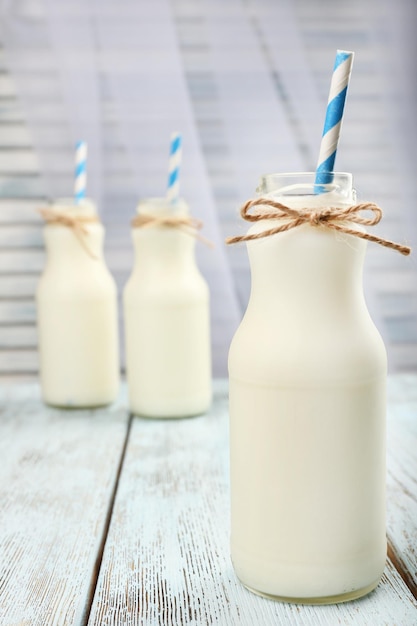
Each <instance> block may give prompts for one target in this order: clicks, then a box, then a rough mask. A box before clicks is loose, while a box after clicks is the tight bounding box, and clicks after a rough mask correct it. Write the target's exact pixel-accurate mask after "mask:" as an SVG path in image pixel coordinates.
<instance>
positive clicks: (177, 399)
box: [124, 198, 211, 417]
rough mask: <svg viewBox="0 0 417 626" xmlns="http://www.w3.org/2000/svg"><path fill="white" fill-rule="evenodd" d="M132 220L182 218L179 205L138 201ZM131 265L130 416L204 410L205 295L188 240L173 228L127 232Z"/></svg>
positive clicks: (207, 381) (207, 362)
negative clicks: (132, 251)
mask: <svg viewBox="0 0 417 626" xmlns="http://www.w3.org/2000/svg"><path fill="white" fill-rule="evenodd" d="M138 213H139V214H144V215H150V216H153V217H163V216H166V215H177V216H186V215H187V214H188V208H187V206H186V204H185V203H184V202H183V201H179V202H178V203H177V204H176V205H175V206H172V205H170V204H169V203H168V202H167V201H166V200H165V199H164V198H160V199H158V198H154V199H149V200H144V201H142V202H140V204H139V207H138ZM132 236H133V242H134V247H135V262H134V267H133V271H132V274H131V276H130V278H129V280H128V282H127V284H126V287H125V291H124V319H125V340H126V374H127V382H128V389H129V403H130V409H131V411H132V412H133V413H135V414H137V415H144V416H147V417H187V416H192V415H197V414H200V413H204V412H205V411H206V410H207V408H208V407H209V406H210V403H211V353H210V311H209V290H208V286H207V283H206V281H205V280H204V278H203V276H202V275H201V273H200V272H199V270H198V267H197V265H196V262H195V252H194V251H195V243H196V239H195V237H194V236H193V234H190V232H185V231H184V230H181V229H180V228H178V227H172V226H164V225H151V226H144V227H137V228H133V230H132Z"/></svg>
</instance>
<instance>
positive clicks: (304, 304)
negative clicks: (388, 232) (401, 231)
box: [247, 225, 366, 324]
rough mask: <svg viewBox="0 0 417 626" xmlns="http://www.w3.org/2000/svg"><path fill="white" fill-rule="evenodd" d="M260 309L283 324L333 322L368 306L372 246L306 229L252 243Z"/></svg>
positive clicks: (255, 300)
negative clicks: (366, 264) (365, 277)
mask: <svg viewBox="0 0 417 626" xmlns="http://www.w3.org/2000/svg"><path fill="white" fill-rule="evenodd" d="M247 245H248V253H249V259H250V265H251V273H252V289H251V297H250V302H249V307H248V311H250V309H253V308H254V307H256V309H258V310H261V311H264V312H266V314H267V315H268V313H270V314H271V315H272V317H274V316H276V318H277V323H278V320H279V321H280V322H281V323H283V322H284V323H285V320H287V321H288V322H291V323H293V320H294V319H296V320H297V323H300V324H302V323H304V322H308V323H309V324H311V322H312V320H315V319H317V320H321V321H323V320H330V319H332V317H333V316H334V315H337V317H338V318H340V316H341V315H342V316H343V315H349V316H350V315H351V314H352V313H355V312H358V311H359V309H360V308H361V307H362V306H363V305H364V298H363V291H362V270H363V261H364V256H365V250H366V242H365V241H364V240H362V239H359V238H357V237H353V236H352V235H344V234H341V233H337V232H335V231H331V230H330V229H326V228H325V227H314V226H310V225H302V226H299V227H297V228H294V229H292V230H290V231H286V232H283V233H279V234H277V235H272V236H270V237H266V238H264V239H259V240H255V241H250V242H248V244H247Z"/></svg>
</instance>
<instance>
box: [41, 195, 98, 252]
mask: <svg viewBox="0 0 417 626" xmlns="http://www.w3.org/2000/svg"><path fill="white" fill-rule="evenodd" d="M39 213H40V214H41V216H42V217H43V219H44V220H45V222H46V223H47V224H50V225H56V226H66V227H67V228H70V229H71V230H72V231H73V233H74V235H75V236H76V237H77V239H78V241H79V242H80V244H81V246H82V247H83V248H84V250H85V251H86V252H87V254H88V256H90V257H91V258H92V259H98V256H97V255H96V254H94V252H93V251H92V250H91V249H90V247H89V245H88V244H87V242H86V237H87V236H88V228H87V226H86V225H87V224H93V223H97V222H99V221H100V220H99V218H98V217H97V215H70V214H69V213H61V212H58V211H55V210H54V209H52V208H49V207H45V208H43V209H39Z"/></svg>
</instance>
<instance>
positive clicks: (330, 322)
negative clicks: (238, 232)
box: [229, 174, 386, 603]
mask: <svg viewBox="0 0 417 626" xmlns="http://www.w3.org/2000/svg"><path fill="white" fill-rule="evenodd" d="M351 184H352V181H351V176H350V175H349V174H335V175H334V180H333V183H332V184H329V185H326V186H323V187H322V188H321V189H320V191H321V193H314V192H315V191H317V190H315V188H314V174H306V175H271V176H267V177H264V178H263V180H262V184H261V192H262V196H265V195H268V196H269V197H270V198H274V199H275V200H278V201H280V202H281V203H282V204H284V205H286V206H289V207H296V208H299V209H301V208H307V209H309V208H310V209H311V208H317V209H319V208H320V207H328V206H331V207H346V206H350V205H352V204H354V203H355V202H354V192H353V191H352V187H351ZM266 210H268V209H266ZM274 226H276V220H275V221H274V220H268V221H266V222H265V221H262V222H257V223H256V224H254V225H253V226H251V228H250V230H249V232H250V233H257V232H260V231H263V230H265V229H270V228H273V227H274ZM350 227H352V225H351V224H350ZM353 228H355V225H353ZM356 228H362V227H360V226H356ZM247 248H248V254H249V259H250V264H251V273H252V290H251V296H250V301H249V304H248V307H247V311H246V313H245V316H244V318H243V321H242V323H241V325H240V327H239V329H238V330H237V332H236V335H235V337H234V339H233V341H232V345H231V348H230V355H229V373H230V420H231V433H230V438H231V444H230V445H231V506H232V511H231V516H232V517H231V523H232V529H231V552H232V560H233V565H234V568H235V570H236V573H237V575H238V577H239V578H240V580H241V581H242V582H243V584H244V585H245V586H246V587H248V588H249V589H251V590H253V591H255V592H257V593H259V594H261V595H265V596H271V597H275V598H278V599H284V600H287V601H294V602H295V601H299V602H307V603H330V602H339V601H343V600H348V599H352V598H356V597H359V596H361V595H364V594H365V593H367V592H369V591H370V590H372V589H373V588H374V587H375V586H376V585H377V584H378V582H379V580H380V577H381V575H382V572H383V570H384V564H385V558H386V538H385V495H384V492H385V380H386V353H385V348H384V345H383V343H382V340H381V338H380V335H379V334H378V332H377V330H376V328H375V326H374V324H373V322H372V320H371V318H370V316H369V313H368V311H367V308H366V304H365V300H364V296H363V293H362V265H363V260H364V255H365V248H366V242H365V241H363V240H362V239H359V238H358V237H355V236H352V235H348V234H342V233H339V232H335V231H334V230H330V229H329V228H325V227H316V226H314V225H310V224H303V225H301V226H298V227H297V228H294V229H292V230H289V231H286V232H281V233H279V234H275V235H272V236H267V237H265V238H262V239H257V240H254V241H248V243H247Z"/></svg>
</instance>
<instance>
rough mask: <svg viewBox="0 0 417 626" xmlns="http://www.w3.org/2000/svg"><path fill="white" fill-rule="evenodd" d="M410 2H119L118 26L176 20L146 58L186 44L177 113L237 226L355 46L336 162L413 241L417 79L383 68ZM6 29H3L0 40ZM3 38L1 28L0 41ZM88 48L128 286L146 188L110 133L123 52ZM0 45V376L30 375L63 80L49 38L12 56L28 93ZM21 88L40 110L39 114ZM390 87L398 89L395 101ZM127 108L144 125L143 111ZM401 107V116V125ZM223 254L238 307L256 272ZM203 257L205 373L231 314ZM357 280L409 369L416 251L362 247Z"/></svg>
mask: <svg viewBox="0 0 417 626" xmlns="http://www.w3.org/2000/svg"><path fill="white" fill-rule="evenodd" d="M21 7H23V9H22V11H23V12H24V11H27V12H29V14H30V20H32V22H30V20H29V25H30V24H32V26H33V25H34V24H35V23H36V24H38V25H39V24H40V25H41V26H42V25H43V24H46V16H45V15H42V13H40V14H37V13H36V12H34V11H33V7H32V5H31V3H30V2H27V3H22V4H21ZM103 7H104V8H103V15H104V17H103V18H102V21H101V22H100V24H101V27H102V30H101V31H100V32H102V34H103V33H104V34H105V33H106V32H107V30H106V29H111V21H112V20H113V21H114V19H115V18H114V15H116V14H113V13H112V12H111V11H115V10H116V9H117V7H116V9H115V7H114V6H113V5H112V2H111V1H107V2H106V3H104V4H103ZM106 12H107V13H106ZM106 15H107V16H108V17H107V18H106V19H107V22H106V19H105V16H106ZM167 15H168V18H167ZM413 16H415V4H414V5H413V3H412V2H407V0H399V1H398V2H397V3H396V4H395V7H393V6H392V7H391V8H390V3H389V2H386V1H385V0H384V1H382V2H376V0H371V1H370V2H366V3H365V2H362V0H352V1H351V2H349V3H330V2H315V3H312V2H310V1H309V0H294V1H293V2H291V1H290V0H281V1H280V2H270V1H268V0H260V1H259V2H255V0H244V1H242V2H240V1H238V0H228V2H226V3H225V2H223V1H221V0H214V1H213V2H193V1H192V0H171V2H167V1H166V0H158V2H153V3H152V2H148V1H147V0H141V2H139V3H132V2H127V1H126V2H125V3H124V13H123V12H121V13H120V12H119V13H117V20H118V21H117V27H118V28H120V29H126V32H127V33H128V32H129V33H130V31H129V28H130V25H131V23H134V21H135V20H136V23H137V24H138V25H140V24H141V23H142V22H143V20H145V22H146V20H148V21H149V24H151V27H152V28H155V32H159V30H158V29H159V28H160V27H161V28H162V27H164V28H165V26H166V22H167V19H169V20H170V25H169V28H170V30H169V32H170V34H171V35H172V41H171V40H170V42H169V43H167V41H166V40H160V39H158V38H155V37H154V38H153V39H152V38H150V39H149V40H148V39H146V40H144V41H142V42H141V46H142V48H140V53H141V54H142V53H143V54H148V53H149V55H150V54H151V52H152V56H148V57H147V59H148V60H147V63H150V64H152V63H155V64H157V63H158V62H159V61H158V59H159V58H160V57H159V56H158V55H159V54H161V55H162V52H164V54H165V53H166V50H167V46H172V50H173V51H174V48H175V54H178V55H179V59H180V62H181V68H182V78H183V82H184V89H185V94H186V98H188V104H187V109H186V112H185V113H184V115H185V116H186V118H187V119H188V120H189V122H190V124H191V123H192V124H193V125H195V128H196V132H197V142H198V151H199V159H201V163H202V167H203V168H205V170H206V173H207V177H208V184H209V186H210V193H211V194H212V198H213V202H214V206H215V208H216V213H217V217H218V220H219V225H220V232H221V236H222V237H223V236H227V235H230V234H234V233H236V232H240V231H241V230H242V228H243V226H242V225H241V224H240V222H239V219H238V217H237V209H238V207H239V206H240V204H241V203H242V202H243V201H244V200H246V199H247V197H248V196H250V195H252V194H253V192H254V189H255V187H256V184H257V181H258V177H259V175H260V174H261V173H262V172H264V171H271V170H275V171H286V170H288V169H312V168H314V166H315V160H316V154H317V152H318V143H319V139H320V134H321V127H322V122H323V117H324V110H325V104H326V100H327V94H328V88H329V81H330V74H331V66H332V63H333V58H334V52H335V50H336V48H345V49H353V50H355V52H356V59H355V63H354V69H353V75H352V81H351V86H350V89H349V97H348V104H347V110H346V114H345V120H344V128H343V133H342V139H341V145H340V149H339V152H338V162H337V168H338V169H340V170H345V171H352V172H353V173H354V174H355V180H356V186H357V188H358V190H359V191H360V192H361V197H363V198H367V199H373V200H376V201H378V202H379V203H380V204H381V205H382V206H383V207H384V209H385V212H386V217H385V219H384V222H383V225H381V226H380V227H378V229H377V232H379V233H380V234H381V235H384V236H387V237H391V238H394V239H397V240H399V241H404V240H406V241H409V242H410V243H413V242H416V240H417V218H416V217H415V215H413V211H412V209H413V203H414V196H413V194H414V189H413V190H412V191H410V185H409V182H410V180H411V178H412V167H413V166H412V163H413V162H414V163H415V160H414V161H412V160H410V154H411V153H410V149H412V148H410V145H411V144H412V146H415V144H416V141H411V139H412V137H413V136H414V139H415V135H413V128H415V125H414V126H413V125H412V124H413V118H414V117H415V116H414V114H412V115H411V103H412V99H411V98H410V94H411V93H412V89H414V87H413V84H414V83H415V82H416V81H415V73H414V74H413V75H410V73H409V72H408V70H407V67H405V66H404V67H402V70H403V71H401V72H396V73H395V72H393V70H392V67H394V69H395V67H396V66H394V65H393V63H394V61H395V59H396V58H397V57H396V56H395V55H399V54H400V53H402V54H403V57H401V58H404V59H405V58H408V57H410V58H411V55H407V54H406V52H407V51H410V50H413V48H412V46H413V45H415V43H414V39H415V37H414V35H413V34H412V31H411V30H410V27H408V30H407V24H408V23H411V22H412V21H413V20H412V18H413ZM384 20H385V21H384ZM146 23H147V22H146ZM24 24H25V22H23V25H24ZM387 24H390V25H391V26H392V29H393V30H392V33H391V39H389V37H388V39H387V32H391V31H387V29H386V27H387ZM164 25H165V26H164ZM42 27H43V26H42ZM394 27H396V29H395V28H394ZM384 28H385V30H384ZM109 32H110V30H109ZM167 32H168V31H167ZM384 33H385V38H384V37H382V34H384ZM6 35H7V33H5V32H3V42H4V43H5V42H6V41H7V36H6ZM1 37H2V33H1V31H0V43H1ZM103 37H104V35H103ZM161 39H162V38H161ZM5 45H6V43H5ZM135 50H136V49H135ZM138 50H139V49H138ZM150 51H151V52H150ZM96 53H97V59H98V61H97V62H98V67H99V71H100V81H101V84H102V85H103V90H102V93H101V96H100V97H101V100H100V102H99V105H100V115H101V118H102V119H101V123H102V128H101V133H102V138H103V141H104V144H103V145H104V148H105V158H104V156H103V166H104V181H105V182H104V185H103V189H102V207H103V212H102V215H103V219H104V222H105V224H106V227H107V240H106V258H107V260H108V264H109V266H110V269H111V271H112V272H113V273H114V275H115V277H116V280H117V283H118V286H119V290H121V289H122V287H123V285H124V284H125V281H126V279H127V276H128V274H129V271H130V268H131V264H132V248H131V243H130V232H129V228H128V222H129V218H130V216H131V214H132V211H133V208H134V206H135V203H136V200H137V197H138V195H139V191H138V186H137V183H136V182H135V181H136V179H135V172H134V171H133V170H132V169H129V164H128V159H127V152H126V151H127V148H126V144H124V143H123V138H122V135H121V133H120V132H117V131H118V129H119V130H120V129H121V128H122V126H123V124H122V122H123V120H121V118H120V110H119V109H118V108H117V106H118V103H117V102H116V101H115V100H114V97H113V99H112V93H113V96H114V91H113V92H112V91H111V89H110V86H111V85H113V87H114V86H115V85H116V84H118V83H117V80H119V79H120V80H121V79H122V77H123V71H124V69H125V63H126V59H128V56H126V55H125V56H120V55H121V52H120V50H119V49H117V48H112V47H111V45H110V47H109V49H107V50H106V49H101V48H100V49H98V50H97V51H96ZM132 54H133V53H132ZM138 54H139V52H138ZM7 58H8V57H7V46H6V48H4V49H2V48H0V375H3V376H6V375H8V376H10V375H13V374H14V375H19V374H22V375H23V374H26V375H27V374H29V375H35V374H36V372H37V367H38V361H37V347H36V342H37V338H36V327H35V319H36V311H35V304H34V290H35V286H36V283H37V280H38V277H39V273H40V272H41V270H42V267H43V264H44V252H43V242H42V232H41V231H42V224H41V221H40V219H39V217H38V216H37V215H36V208H37V207H38V206H39V205H40V204H42V203H43V202H44V199H45V196H48V195H51V194H52V190H54V192H55V191H60V193H61V194H65V192H66V193H68V190H70V189H71V184H72V183H71V177H72V173H71V169H72V165H69V164H71V163H72V153H71V150H72V147H71V146H72V144H71V141H70V137H71V134H70V131H69V127H70V122H69V120H68V119H66V117H65V109H64V107H63V102H62V97H61V96H60V91H59V84H60V75H59V66H57V65H56V64H54V58H53V55H52V54H51V52H50V50H49V49H48V47H47V45H46V44H45V45H44V46H43V47H42V46H38V47H37V48H36V49H31V50H30V51H29V52H28V54H27V55H26V57H25V56H23V57H22V58H23V61H22V59H21V62H22V63H23V62H24V63H25V64H26V65H25V68H26V69H25V75H24V79H25V93H26V96H25V97H26V100H25V99H24V98H23V99H22V98H21V96H20V92H19V89H18V84H17V82H16V80H15V78H16V77H15V76H14V75H13V73H12V71H11V66H10V63H8V61H7ZM132 58H133V56H132ZM161 58H162V57H161ZM132 62H133V61H132ZM391 66H392V67H391ZM57 67H58V69H57ZM155 67H156V65H155ZM390 68H391V69H390ZM413 80H414V83H413ZM106 81H107V82H106ZM112 81H113V82H112ZM115 81H116V82H115ZM407 89H408V91H407ZM27 94H30V101H31V102H33V104H34V107H35V108H36V115H37V118H36V119H37V122H36V124H37V125H38V126H36V127H35V128H34V126H33V119H34V118H33V115H34V114H33V113H31V112H30V111H28V109H27V97H28V96H27ZM395 94H399V96H401V98H402V99H401V105H399V98H398V99H395ZM60 98H61V99H60ZM306 101H307V102H306ZM135 102H136V101H135ZM137 102H139V103H140V98H139V99H138V101H137ZM35 105H36V106H35ZM400 106H401V115H400V110H399V107H400ZM407 107H408V110H409V112H410V115H409V116H408V118H407ZM29 113H30V114H29ZM136 115H137V120H138V123H142V127H141V128H143V123H144V122H143V119H142V121H141V117H140V116H141V113H140V110H138V111H137V112H136ZM402 115H404V118H405V119H406V118H407V119H409V120H410V121H409V122H408V123H407V125H406V126H404V125H403V127H400V126H401V125H400V118H401V116H402ZM31 116H32V117H31ZM414 124H415V122H414ZM39 136H41V137H42V141H41V143H39ZM35 137H37V143H36V142H35ZM158 141H159V139H158ZM132 146H133V144H132ZM149 146H150V147H149V151H148V153H147V155H146V159H147V161H146V164H145V161H144V157H141V156H140V153H139V156H138V157H137V160H138V164H137V168H138V169H140V168H141V167H143V168H145V169H144V171H146V176H147V183H146V184H147V187H146V188H147V189H155V190H156V189H157V188H158V185H159V184H160V176H161V174H160V172H161V163H160V161H161V159H160V154H161V152H160V151H159V148H158V149H157V148H156V147H155V146H154V147H153V148H152V144H149ZM132 149H133V148H132ZM164 149H165V148H161V150H162V153H163V152H164ZM164 169H165V162H164V163H163V165H162V170H164ZM48 172H49V176H50V178H49V180H48V177H45V173H48ZM51 173H52V174H53V175H52V174H51ZM188 185H189V189H190V195H191V196H192V197H195V198H198V193H197V191H198V190H197V191H196V190H195V189H192V184H191V182H190V181H188ZM193 194H194V195H193ZM196 194H197V195H196ZM196 203H198V200H196ZM414 213H415V212H414ZM222 254H224V255H225V258H226V259H227V263H228V264H229V266H230V268H231V273H232V278H233V287H232V290H233V298H234V297H235V296H236V298H237V302H238V306H239V313H238V315H241V314H242V313H243V311H244V309H245V306H246V302H247V298H248V294H249V285H250V280H249V268H248V262H247V257H246V251H245V247H244V246H235V247H231V248H228V249H227V250H225V251H224V253H223V252H222ZM200 260H201V257H200ZM202 270H203V273H205V274H206V276H207V277H209V278H210V277H211V284H212V286H213V292H212V306H213V311H212V314H213V355H214V374H215V375H217V376H219V375H225V374H226V356H227V347H228V341H229V340H230V335H231V332H232V331H233V328H234V327H235V325H236V316H235V314H234V313H233V315H232V314H230V315H229V316H228V312H227V311H225V310H224V306H223V302H224V291H222V288H221V287H220V284H219V283H218V281H217V279H216V276H218V275H219V274H218V273H217V274H216V272H218V271H219V269H218V268H217V267H216V268H215V267H214V266H213V265H212V262H211V261H210V257H209V256H206V257H204V258H202ZM220 271H221V270H220ZM365 290H366V295H367V299H368V303H369V308H370V310H371V314H372V316H373V318H374V319H375V321H376V323H377V325H378V327H379V328H380V331H381V333H382V334H383V337H384V340H385V342H386V344H387V347H388V354H389V361H390V368H391V371H397V370H416V369H417V265H416V262H415V260H414V258H411V259H404V258H403V257H400V256H399V255H397V254H396V253H393V252H390V251H387V250H385V249H381V248H379V247H378V246H369V248H368V255H367V261H366V268H365ZM121 325H122V319H121Z"/></svg>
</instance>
